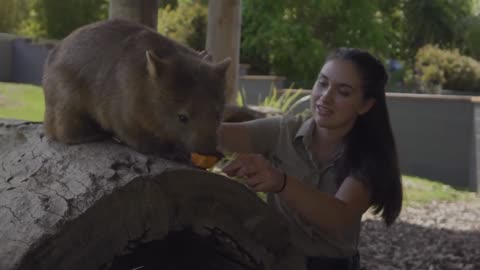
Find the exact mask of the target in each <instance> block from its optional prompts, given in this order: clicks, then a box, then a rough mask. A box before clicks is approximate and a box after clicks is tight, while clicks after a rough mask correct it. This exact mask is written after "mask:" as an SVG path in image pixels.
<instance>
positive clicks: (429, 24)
mask: <svg viewBox="0 0 480 270" xmlns="http://www.w3.org/2000/svg"><path fill="white" fill-rule="evenodd" d="M472 11H473V1H472V0H456V1H451V0H403V14H404V16H405V20H404V23H405V29H406V30H407V31H406V32H405V33H404V35H405V42H406V43H405V46H408V47H411V48H414V49H417V48H420V47H422V46H423V45H425V44H429V43H430V44H439V45H442V46H452V45H453V40H454V38H455V27H456V23H457V22H458V21H460V19H462V18H465V17H467V16H469V15H471V14H472Z"/></svg>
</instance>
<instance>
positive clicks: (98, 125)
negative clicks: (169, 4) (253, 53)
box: [43, 20, 230, 154]
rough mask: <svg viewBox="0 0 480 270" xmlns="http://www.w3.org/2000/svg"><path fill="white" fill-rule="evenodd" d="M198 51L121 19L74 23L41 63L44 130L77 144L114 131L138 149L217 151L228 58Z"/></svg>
mask: <svg viewBox="0 0 480 270" xmlns="http://www.w3.org/2000/svg"><path fill="white" fill-rule="evenodd" d="M202 56H204V54H198V53H197V52H195V51H193V50H191V49H189V48H187V47H185V46H182V45H180V44H178V43H176V42H174V41H172V40H170V39H168V38H166V37H164V36H162V35H160V34H158V33H157V32H154V31H152V30H150V29H148V28H146V27H144V26H141V25H138V24H134V23H129V22H124V21H119V20H109V21H103V22H99V23H94V24H90V25H87V26H84V27H82V28H80V29H78V30H76V31H74V32H73V33H72V34H70V35H69V36H68V37H66V38H65V39H64V40H63V41H62V43H61V44H59V45H58V46H57V47H56V48H54V49H53V50H52V51H51V52H50V55H49V57H48V59H47V61H46V64H45V69H44V78H43V88H44V94H45V104H46V112H45V123H44V124H45V129H46V133H47V136H49V137H50V138H53V139H56V140H58V141H61V142H63V143H66V144H77V143H84V142H90V141H94V140H100V139H102V138H105V137H108V136H111V135H113V136H115V137H116V138H118V139H119V140H120V141H122V142H124V143H125V144H127V145H129V146H130V147H132V148H134V149H136V150H138V151H140V152H143V153H158V154H161V153H169V152H170V153H171V152H172V151H176V150H184V151H185V152H199V153H213V152H215V148H216V129H217V127H218V125H219V122H220V119H221V116H222V113H223V110H224V99H225V98H224V88H225V73H226V70H227V68H228V65H229V63H230V61H229V59H227V60H225V61H223V62H222V63H218V64H214V63H211V62H210V61H207V60H204V59H202ZM185 120H187V121H185Z"/></svg>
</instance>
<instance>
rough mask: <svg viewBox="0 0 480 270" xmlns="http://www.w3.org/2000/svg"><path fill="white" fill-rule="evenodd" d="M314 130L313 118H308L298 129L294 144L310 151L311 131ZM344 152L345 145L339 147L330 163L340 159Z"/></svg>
mask: <svg viewBox="0 0 480 270" xmlns="http://www.w3.org/2000/svg"><path fill="white" fill-rule="evenodd" d="M314 129H315V122H314V121H313V118H309V119H307V120H305V121H304V122H303V123H302V125H301V126H300V128H299V129H298V131H297V133H296V134H295V140H294V141H295V143H296V144H299V143H303V145H304V147H305V149H306V150H307V151H309V149H311V145H312V139H313V131H314ZM344 150H345V144H342V145H340V147H339V149H338V150H337V152H336V153H335V154H334V156H333V158H332V162H336V161H337V160H338V159H340V158H341V157H342V155H343V153H344Z"/></svg>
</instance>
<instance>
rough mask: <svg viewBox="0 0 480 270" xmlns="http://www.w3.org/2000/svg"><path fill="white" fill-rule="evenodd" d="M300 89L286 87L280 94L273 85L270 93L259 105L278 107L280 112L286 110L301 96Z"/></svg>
mask: <svg viewBox="0 0 480 270" xmlns="http://www.w3.org/2000/svg"><path fill="white" fill-rule="evenodd" d="M301 94H302V92H301V91H295V89H287V90H285V91H283V93H281V94H280V95H279V94H278V90H277V88H275V87H273V88H272V91H271V92H270V95H268V96H267V97H266V98H265V99H264V100H263V102H262V104H261V106H264V107H271V108H275V109H279V110H280V111H282V112H287V111H288V109H290V107H291V106H292V105H293V104H294V103H295V101H296V100H298V99H299V98H300V96H301Z"/></svg>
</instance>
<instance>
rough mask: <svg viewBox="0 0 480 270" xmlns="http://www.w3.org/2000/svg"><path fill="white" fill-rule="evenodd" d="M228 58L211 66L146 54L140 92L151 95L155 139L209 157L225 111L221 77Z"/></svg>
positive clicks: (187, 58) (182, 56) (202, 61)
mask: <svg viewBox="0 0 480 270" xmlns="http://www.w3.org/2000/svg"><path fill="white" fill-rule="evenodd" d="M229 65H230V58H227V59H225V60H223V61H221V62H219V63H212V62H211V61H207V60H205V59H202V58H201V57H200V56H195V55H187V54H182V53H178V54H176V55H173V56H165V57H160V56H157V55H156V54H155V53H154V52H153V51H147V52H146V72H147V76H148V78H147V80H146V84H145V88H146V89H144V90H147V93H153V94H152V95H150V96H149V99H150V100H146V101H145V102H146V103H147V104H149V106H152V107H151V108H152V110H150V109H147V110H146V111H149V113H150V112H151V113H152V115H151V117H147V118H149V119H151V120H152V123H150V126H151V128H152V130H151V131H152V132H154V133H156V134H157V136H158V137H159V138H162V139H166V140H168V141H169V142H172V143H174V144H176V145H178V146H181V147H184V148H185V149H186V150H187V151H190V152H198V153H203V154H212V153H215V152H216V148H217V129H218V126H219V124H220V121H221V119H222V116H223V111H224V108H225V84H226V79H225V74H226V71H227V69H228V67H229Z"/></svg>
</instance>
